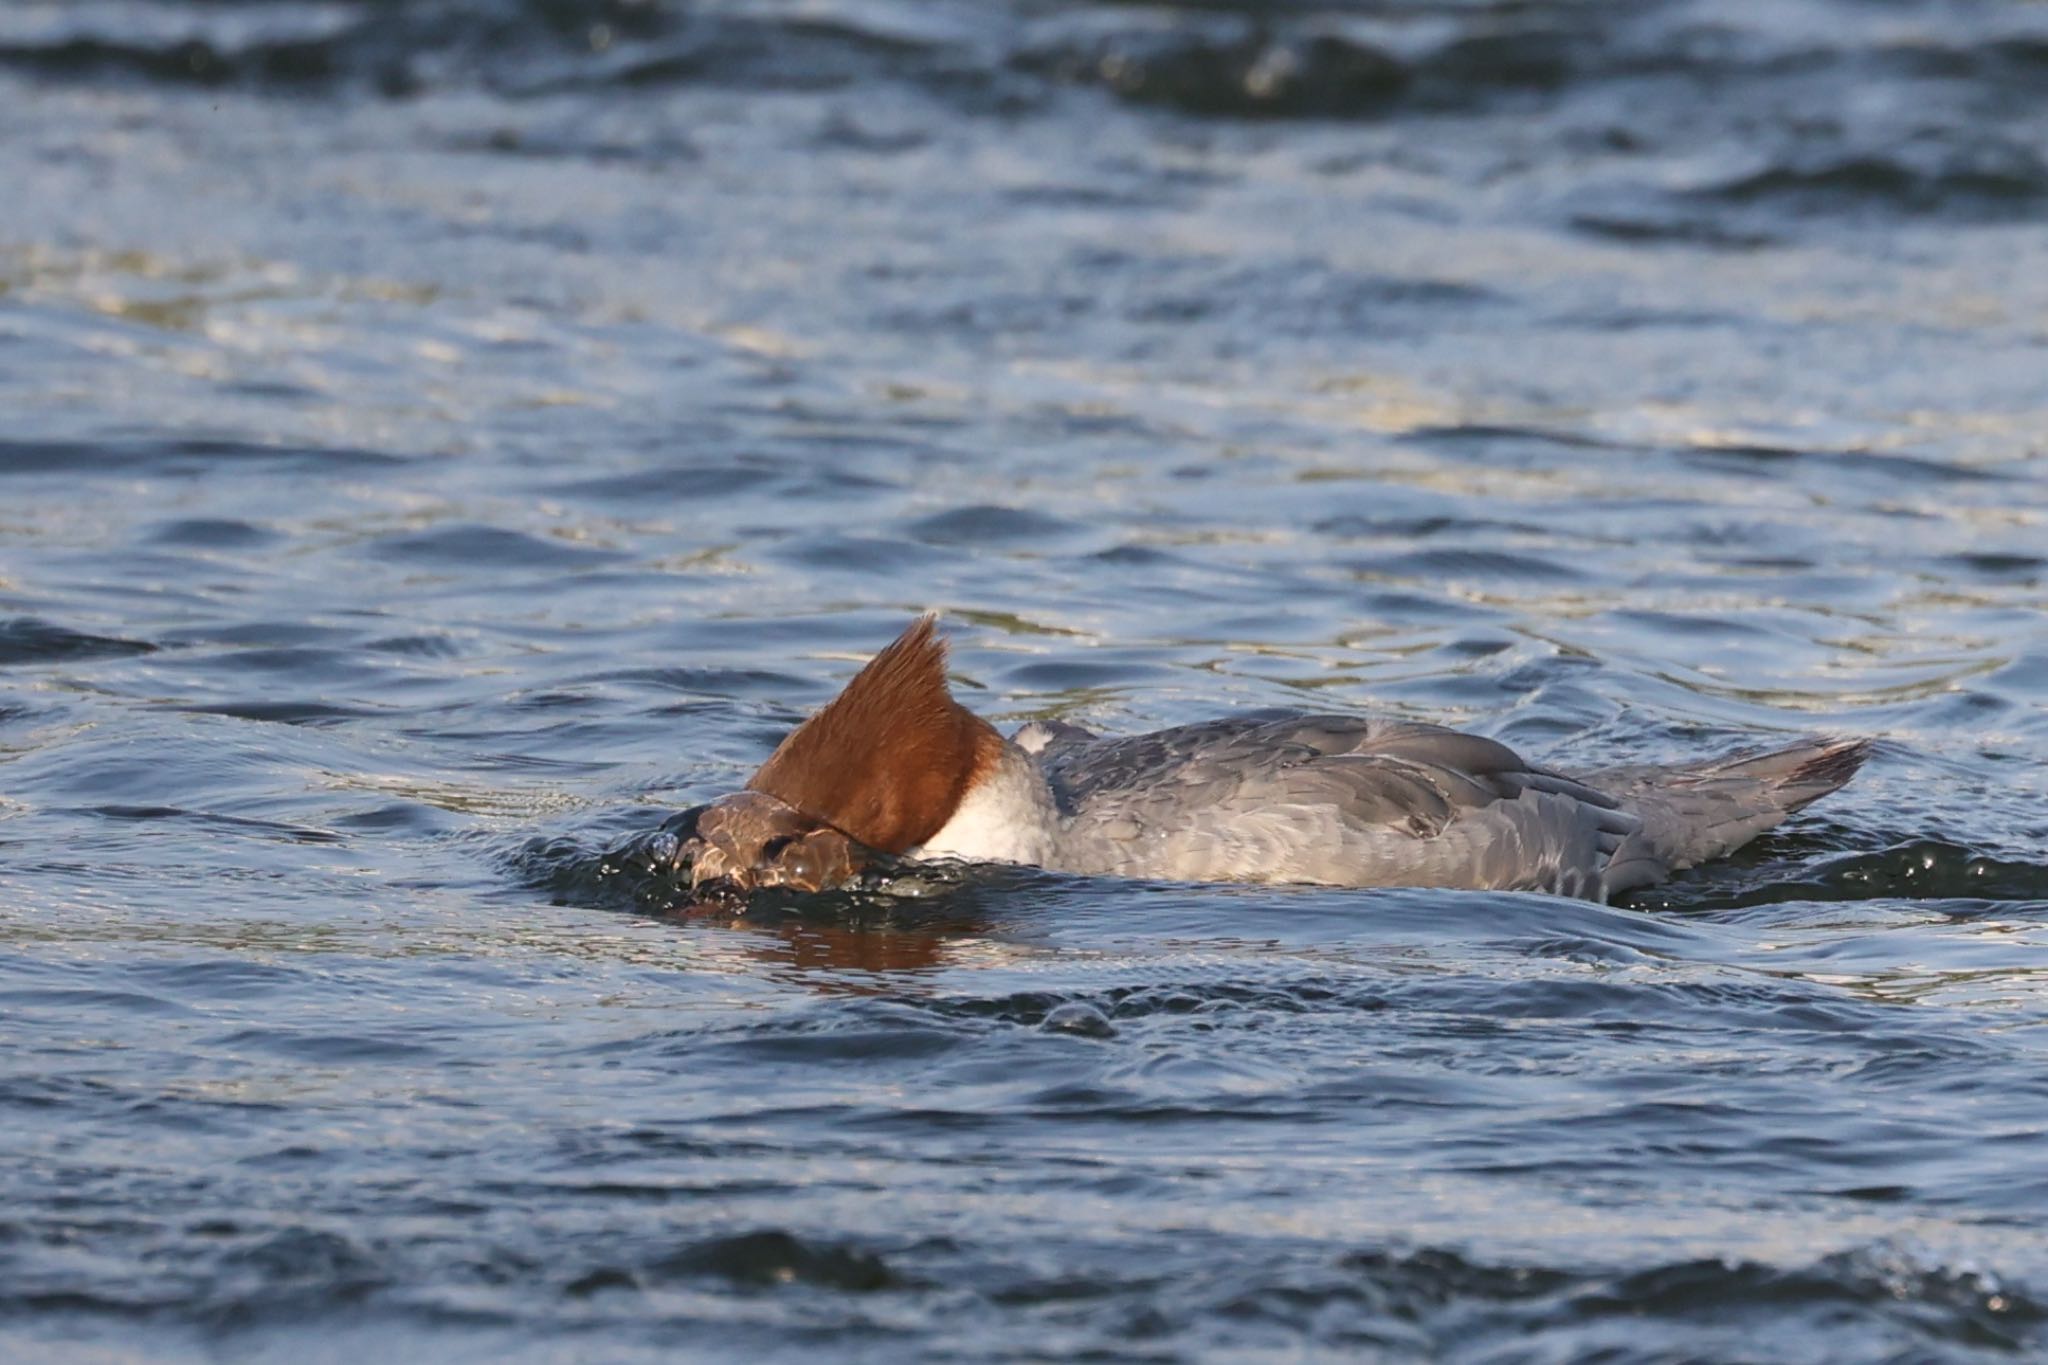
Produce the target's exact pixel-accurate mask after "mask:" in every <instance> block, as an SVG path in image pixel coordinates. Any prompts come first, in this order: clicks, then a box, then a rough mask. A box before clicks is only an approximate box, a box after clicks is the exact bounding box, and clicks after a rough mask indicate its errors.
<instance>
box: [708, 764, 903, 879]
mask: <svg viewBox="0 0 2048 1365" xmlns="http://www.w3.org/2000/svg"><path fill="white" fill-rule="evenodd" d="M672 828H673V831H674V833H675V834H676V835H677V836H678V838H679V840H680V842H679V843H678V844H677V846H676V849H675V852H674V854H673V857H674V861H675V866H676V868H677V870H678V871H687V873H688V874H689V878H690V889H691V891H692V892H693V893H694V894H695V895H697V896H698V897H699V898H700V899H702V900H704V901H707V902H710V901H721V900H740V899H744V898H745V897H746V896H748V895H750V894H751V893H753V892H755V891H760V890H764V889H767V888H770V887H784V888H787V889H789V890H791V891H829V890H831V889H833V888H835V887H842V886H846V885H848V884H850V883H851V882H853V881H854V880H855V879H856V878H858V877H859V876H860V875H861V874H862V873H863V872H865V871H867V870H869V869H870V868H872V867H875V866H877V865H878V864H879V862H881V861H883V858H882V856H881V855H879V854H878V853H877V852H876V851H875V850H874V849H871V848H869V847H867V846H866V845H865V844H862V843H861V842H860V841H858V840H857V839H854V838H853V837H852V836H851V835H849V834H847V833H845V832H844V831H843V830H838V829H835V828H833V827H832V826H831V825H828V824H826V823H825V822H824V821H822V820H819V819H817V818H816V817H814V816H810V815H806V814H804V812H802V811H800V810H798V809H796V807H794V806H791V805H788V804H786V803H784V802H782V801H779V800H777V799H776V798H774V797H772V796H769V795H767V794H766V793H765V792H754V791H742V792H735V793H733V794H732V795H731V796H723V797H720V798H719V799H718V800H716V801H713V802H711V803H710V804H709V805H705V806H699V807H698V808H697V809H696V810H693V811H690V812H687V813H686V814H685V815H684V816H682V817H681V818H679V819H678V820H676V821H675V822H674V823H673V826H672Z"/></svg>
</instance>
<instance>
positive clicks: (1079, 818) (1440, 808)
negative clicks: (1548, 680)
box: [661, 616, 1870, 901]
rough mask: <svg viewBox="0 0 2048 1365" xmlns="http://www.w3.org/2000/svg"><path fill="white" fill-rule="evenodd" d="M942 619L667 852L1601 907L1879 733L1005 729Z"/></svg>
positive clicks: (1770, 814) (1771, 817)
mask: <svg viewBox="0 0 2048 1365" xmlns="http://www.w3.org/2000/svg"><path fill="white" fill-rule="evenodd" d="M933 624H934V618H933V617H931V616H925V617H923V618H921V619H919V620H918V621H917V622H916V623H914V624H913V625H912V626H911V627H910V628H909V629H908V630H906V631H904V632H903V634H902V635H900V636H898V637H897V639H896V641H895V642H894V643H893V644H891V645H889V646H888V647H887V648H886V649H884V650H883V651H882V652H881V653H879V654H877V655H876V656H875V657H874V658H873V659H872V660H870V661H869V662H868V664H867V666H866V667H864V668H862V669H861V671H860V672H859V673H857V674H855V675H854V678H853V680H852V681H851V682H849V683H847V685H846V687H845V689H844V690H843V691H841V692H840V694H839V695H838V696H837V697H835V698H834V699H833V700H832V701H831V702H830V703H829V704H828V705H827V706H826V707H825V708H824V709H823V710H822V711H819V712H818V713H817V714H816V715H814V716H812V717H811V718H810V719H809V720H807V721H805V722H804V723H803V724H802V725H799V726H798V727H797V728H796V729H795V730H794V731H793V732H791V733H790V735H789V736H788V738H786V739H784V740H783V741H782V743H781V745H780V746H779V747H778V748H777V749H776V750H775V752H774V753H773V754H772V755H770V756H769V759H768V761H767V762H766V763H764V764H762V765H761V769H760V771H759V772H757V773H755V774H754V776H753V777H752V779H750V780H749V781H748V783H747V787H746V790H745V791H742V792H738V793H736V794H734V795H732V796H728V797H724V798H722V799H720V800H718V801H714V802H712V803H711V804H709V805H707V806H700V807H698V808H696V809H694V810H691V811H687V812H685V813H683V814H682V815H680V816H678V817H677V818H676V819H675V820H673V821H671V822H670V823H669V825H668V827H667V828H668V830H669V832H670V833H671V834H673V835H674V836H675V837H674V839H673V840H672V841H664V844H665V846H666V849H667V852H666V855H665V856H664V857H663V858H662V859H661V861H662V862H664V863H666V864H667V865H669V866H670V867H671V868H672V870H674V871H676V872H679V873H687V875H688V877H689V880H690V884H691V886H692V888H693V891H694V892H695V893H696V894H697V895H698V896H700V897H702V898H706V899H730V898H732V897H735V896H739V895H743V894H745V893H747V892H750V891H752V890H755V889H756V888H763V887H789V888H794V889H799V890H807V891H816V890H823V889H827V888H831V887H837V886H843V885H846V884H848V883H849V882H852V881H854V880H856V879H857V878H859V877H860V876H861V875H862V874H863V873H865V872H867V871H870V870H871V869H873V868H875V867H877V866H878V865H885V864H891V863H893V858H894V857H909V858H917V859H930V858H957V859H964V860H969V861H974V862H1001V863H1029V864H1035V865H1037V866H1040V867H1046V868H1051V869H1054V870H1057V871H1062V872H1078V873H1084V874H1107V875H1111V876H1120V877H1145V878H1155V879H1164V880H1172V881H1235V882H1305V883H1313V884H1320V885H1325V886H1423V887H1459V888H1467V889H1474V890H1503V891H1547V892H1551V893H1553V894H1556V895H1561V896H1576V897H1581V898H1584V899H1589V900H1597V901H1605V900H1607V899H1608V898H1609V897H1611V896H1615V895H1619V894H1620V893H1622V892H1625V891H1631V890H1634V889H1636V888H1637V887H1643V886H1648V885H1650V884H1651V883H1653V882H1657V881H1660V880H1662V879H1663V878H1664V877H1666V876H1668V875H1669V874H1670V873H1672V872H1674V871H1676V870H1678V869H1680V868H1685V867H1690V866H1692V865H1693V864H1694V863H1698V862H1701V861H1703V860H1705V859H1708V858H1715V857H1719V856H1721V855H1722V854H1724V853H1729V852H1732V851H1733V850H1735V849H1736V848H1739V847H1741V846H1742V845H1743V844H1745V843H1747V842H1749V840H1751V839H1752V838H1754V837H1756V836H1757V835H1758V834H1760V833H1762V832H1763V831H1764V830H1766V829H1769V828H1770V827H1771V826H1772V825H1775V824H1777V823H1778V821H1780V820H1781V819H1783V818H1784V817H1785V816H1786V815H1788V814H1790V813H1791V812H1793V811H1796V810H1798V809H1799V808H1800V807H1802V806H1804V805H1806V804H1807V803H1808V802H1811V801H1815V800H1818V799H1819V798H1820V797H1823V796H1826V795H1827V794H1828V793H1829V792H1831V791H1834V790H1835V789H1836V788H1838V787H1840V786H1841V785H1842V784H1843V783H1845V782H1847V781H1848V780H1849V779H1850V777H1852V776H1854V774H1855V772H1856V770H1857V768H1858V767H1860V766H1861V765H1862V763H1863V760H1864V758H1865V756H1866V755H1867V754H1868V752H1869V748H1870V745H1869V741H1867V740H1860V739H1850V740H1841V739H1813V740H1803V741H1801V742H1799V743H1797V744H1793V745H1790V746H1787V747H1786V748H1783V749H1776V750H1772V751H1770V752H1768V753H1761V754H1759V753H1750V754H1745V755H1736V756H1731V757H1727V758H1720V759H1712V760H1709V761H1707V762H1704V763H1691V764H1682V765H1678V766H1675V767H1656V766H1632V767H1621V768H1608V769H1603V770H1601V771H1599V772H1594V773H1589V774H1587V775H1585V776H1584V777H1577V778H1574V777H1567V776H1565V775H1564V774H1562V773H1558V772H1553V771H1551V770H1550V769H1547V768H1540V767H1533V766H1531V765H1530V764H1528V763H1526V762H1524V761H1523V760H1522V759H1521V758H1520V757H1519V756H1518V755H1517V754H1516V753H1515V752H1514V751H1513V750H1511V749H1509V748H1508V747H1507V746H1506V745H1504V744H1501V743H1499V742H1498V741H1495V740H1491V739H1483V738H1481V737H1479V736H1477V735H1467V734H1460V733H1459V732H1457V731H1455V730H1448V729H1445V728H1443V727H1441V726H1436V725H1424V724H1419V723H1416V722H1413V721H1386V720H1368V719H1364V718H1362V717H1358V716H1347V715H1333V714H1327V713H1322V712H1307V711H1260V712H1255V713H1252V714H1249V715H1245V716H1240V717H1237V718H1235V719H1230V720H1216V721H1208V722H1206V723H1203V724H1200V725H1180V726H1175V727H1174V728H1172V729H1169V730H1158V731H1155V732H1153V733H1152V734H1148V735H1135V736H1132V737H1131V738H1128V739H1105V738H1099V737H1097V736H1096V735H1093V734H1090V733H1089V732H1088V731H1086V730H1083V729H1081V728H1080V727H1079V726H1075V725H1067V724H1064V723H1061V722H1056V721H1055V722H1047V721H1033V722H1031V723H1030V724H1028V725H1026V726H1024V727H1023V728H1022V729H1020V730H1018V731H1017V733H1016V734H1015V735H1014V736H1013V737H1011V738H1010V739H1007V740H1006V739H1004V738H1003V737H1002V736H1001V735H1000V734H998V733H997V732H996V730H995V728H994V727H993V726H991V725H990V724H989V723H988V722H987V721H985V720H982V719H981V718H980V717H979V716H976V715H975V714H974V713H973V712H971V711H969V710H967V708H966V707H964V706H962V705H960V704H959V703H958V702H957V701H955V700H953V696H952V694H951V693H950V692H949V691H948V690H947V688H946V646H945V642H944V641H942V640H940V639H939V638H938V637H937V636H936V635H935V634H934V633H933ZM884 855H893V856H884Z"/></svg>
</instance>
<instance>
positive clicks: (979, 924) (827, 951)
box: [660, 879, 992, 995]
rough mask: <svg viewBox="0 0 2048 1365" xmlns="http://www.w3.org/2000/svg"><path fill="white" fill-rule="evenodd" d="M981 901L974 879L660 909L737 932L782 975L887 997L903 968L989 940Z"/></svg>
mask: <svg viewBox="0 0 2048 1365" xmlns="http://www.w3.org/2000/svg"><path fill="white" fill-rule="evenodd" d="M949 880H950V879H949ZM926 889H927V890H929V889H931V886H930V883H929V881H928V882H927V887H926ZM982 900H983V897H981V896H979V895H976V894H974V889H973V888H971V887H966V886H960V885H946V886H945V888H944V890H943V891H941V892H940V894H937V895H933V896H930V898H928V899H925V898H919V899H914V900H910V899H906V900H897V899H895V898H893V897H888V898H885V897H878V896H876V895H874V894H872V893H834V892H825V893H813V894H803V893H786V892H783V893H775V894H770V895H760V894H757V895H755V896H754V897H752V898H750V899H749V900H747V901H745V902H744V903H713V904H703V903H682V904H674V905H670V906H668V907H666V908H664V909H663V910H662V911H661V912H660V913H661V915H662V917H663V918H666V919H671V920H675V921H679V922H684V921H686V922H688V923H690V924H691V925H693V926H697V927H700V928H705V929H711V930H713V931H715V932H717V933H719V934H721V935H723V934H728V933H729V934H732V935H734V936H736V938H737V939H738V941H737V942H736V943H735V944H733V947H732V951H735V952H736V955H737V956H739V957H743V958H744V959H746V960H747V961H749V962H754V963H759V964H761V965H762V966H763V967H766V968H767V969H768V970H769V972H770V974H771V975H773V976H775V977H776V978H778V979H780V980H784V981H787V982H789V983H791V984H794V985H801V986H804V987H805V988H807V989H810V990H817V991H823V992H828V993H832V994H846V995H883V994H889V993H892V992H897V991H901V990H902V989H904V987H905V986H906V985H907V984H908V982H906V981H905V979H904V978H905V977H906V976H913V977H914V976H916V975H918V974H920V973H931V972H936V971H938V970H940V969H941V968H944V967H948V966H952V965H955V964H956V963H957V962H958V961H959V960H960V959H961V957H962V956H963V951H964V950H968V949H970V948H971V947H972V946H973V945H977V944H982V943H985V942H986V941H987V936H988V934H989V932H990V930H991V927H992V924H991V921H990V919H989V917H988V916H987V915H986V914H985V913H984V912H983V906H982V904H981V902H982Z"/></svg>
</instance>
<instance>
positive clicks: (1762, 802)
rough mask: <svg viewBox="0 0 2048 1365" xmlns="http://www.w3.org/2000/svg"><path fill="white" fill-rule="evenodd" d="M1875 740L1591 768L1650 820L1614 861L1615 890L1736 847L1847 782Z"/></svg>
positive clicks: (1626, 805)
mask: <svg viewBox="0 0 2048 1365" xmlns="http://www.w3.org/2000/svg"><path fill="white" fill-rule="evenodd" d="M1870 748H1871V741H1869V740H1867V739H1809V740H1802V741H1800V742H1799V743H1797V744H1791V745H1787V746H1786V747H1785V748H1782V749H1773V750H1771V751H1769V752H1768V753H1761V754H1758V753H1748V754H1736V755H1730V756H1728V757H1725V758H1718V759H1712V760H1709V761H1707V762H1705V763H1693V764H1684V765H1680V766H1676V767H1649V766H1640V767H1628V768H1609V769H1606V770H1604V771H1602V772H1597V773H1593V774H1590V775H1589V776H1587V777H1586V778H1585V779H1584V780H1585V782H1586V783H1587V785H1589V786H1594V787H1598V788H1600V789H1602V790H1603V791H1607V792H1609V793H1611V794H1612V795H1613V796H1614V797H1615V798H1616V799H1617V800H1618V801H1619V802H1620V804H1621V807H1622V809H1623V810H1626V811H1628V812H1630V813H1631V814H1633V815H1635V816H1637V817H1638V818H1640V819H1641V820H1642V822H1643V827H1642V829H1641V830H1639V831H1637V832H1636V833H1635V834H1632V835H1630V836H1629V837H1628V838H1627V839H1626V840H1624V841H1623V842H1622V845H1621V847H1620V848H1618V849H1616V850H1615V853H1614V856H1613V858H1612V859H1610V860H1609V861H1608V864H1607V874H1606V878H1605V881H1606V886H1607V891H1608V894H1609V895H1619V894H1620V893H1622V892H1624V891H1632V890H1634V889H1636V888H1637V887H1642V886H1648V885H1650V884H1651V883H1653V882H1656V881H1660V880H1662V879H1663V878H1664V877H1666V876H1668V875H1669V874H1671V873H1672V872H1676V871H1678V870H1679V869H1681V868H1687V867H1691V866H1692V865H1693V864H1695V863H1699V862H1704V861H1705V860H1706V859H1708V858H1718V857H1720V856H1721V855H1722V854H1724V853H1732V852H1733V851H1735V850H1736V849H1738V848H1740V847H1741V846H1742V845H1744V844H1746V843H1748V842H1749V841H1750V840H1751V839H1754V838H1755V837H1756V836H1757V835H1759V834H1761V833H1763V832H1764V831H1765V830H1767V829H1769V828H1770V827H1771V826H1773V825H1775V824H1777V823H1778V822H1779V821H1780V820H1782V819H1784V818H1785V817H1786V816H1787V815H1789V814H1791V813H1792V812H1793V811H1796V810H1799V809H1801V808H1803V807H1805V806H1808V805H1810V804H1812V803H1813V802H1815V801H1818V800H1819V799H1820V798H1821V797H1823V796H1826V795H1827V794H1828V793H1829V792H1832V791H1835V790H1837V789H1839V788H1840V787H1841V786H1842V784H1844V783H1845V782H1847V781H1848V780H1849V779H1850V778H1852V777H1854V776H1855V775H1856V771H1857V769H1859V768H1861V767H1862V766H1863V762H1864V760H1865V759H1866V758H1868V757H1869V756H1870Z"/></svg>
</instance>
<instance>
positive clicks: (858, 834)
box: [747, 615, 1003, 853]
mask: <svg viewBox="0 0 2048 1365" xmlns="http://www.w3.org/2000/svg"><path fill="white" fill-rule="evenodd" d="M936 621H937V618H936V617H933V616H930V615H926V616H921V617H919V618H918V619H917V620H916V621H914V622H912V623H911V625H910V627H909V629H907V630H905V631H904V632H903V633H902V634H901V635H899V636H897V637H896V639H895V641H894V642H893V643H891V644H890V645H889V646H888V647H887V648H885V649H883V650H882V652H881V653H879V654H877V655H875V657H874V658H872V659H870V660H868V663H867V666H866V667H865V668H863V669H861V671H860V672H858V673H856V674H854V675H853V680H852V681H851V682H849V683H847V684H846V686H845V687H844V688H843V689H841V691H840V693H839V695H838V696H836V697H834V698H833V699H832V700H831V701H830V702H829V703H827V704H826V706H825V709H824V710H822V711H820V712H818V713H817V714H816V715H814V716H812V717H811V718H810V719H809V720H807V721H805V722H804V723H803V724H802V725H799V726H798V727H797V728H796V729H795V730H793V731H791V732H790V734H789V737H788V738H786V739H784V740H783V741H782V743H781V744H780V745H779V746H777V748H776V750H775V752H774V753H773V754H771V755H770V756H769V758H768V761H767V762H766V763H764V764H762V765H761V770H760V771H759V772H757V773H755V774H754V775H753V777H752V778H751V779H749V780H748V782H747V786H748V788H749V789H750V790H753V791H757V792H766V793H767V794H768V795H770V796H772V797H775V798H776V799H777V800H779V801H782V802H784V803H785V804H787V805H791V806H794V807H796V808H797V809H798V810H800V811H803V812H804V813H805V814H807V815H811V816H814V817H816V818H817V819H820V820H824V821H827V822H829V823H830V824H832V825H834V826H836V827H837V828H839V829H840V830H843V831H844V832H846V833H847V834H850V835H852V836H853V837H854V838H856V839H858V840H860V841H861V842H862V843H864V844H866V845H868V846H869V847H871V848H878V849H881V850H883V851H884V852H887V853H902V852H904V851H906V850H908V849H912V848H915V847H917V846H918V845H919V844H922V843H924V842H925V841H926V840H928V839H930V838H931V836H932V835H934V834H936V833H937V832H938V831H939V830H940V828H941V827H943V826H944V825H945V823H946V821H947V820H949V819H951V818H952V815H953V812H954V811H955V810H957V809H958V808H959V805H960V801H961V799H962V797H963V796H964V795H965V794H966V792H967V790H968V788H969V787H971V786H972V785H973V784H974V782H975V781H976V780H978V779H979V778H980V777H981V776H982V774H983V773H985V772H986V771H987V770H988V769H989V768H990V767H992V766H993V765H994V764H995V763H996V761H997V760H998V759H999V758H1000V757H1001V756H1002V745H1003V741H1002V737H1001V736H999V735H998V734H996V732H995V729H994V728H993V727H992V726H990V725H989V724H988V722H987V721H984V720H982V719H981V718H980V717H979V716H977V715H975V714H974V713H973V712H972V711H969V710H968V709H967V708H966V707H964V706H962V705H960V703H959V702H956V701H954V700H953V695H952V693H951V692H949V691H948V690H947V689H946V643H945V641H943V640H941V639H940V638H939V637H938V635H937V634H936V632H935V630H934V627H935V625H936Z"/></svg>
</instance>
